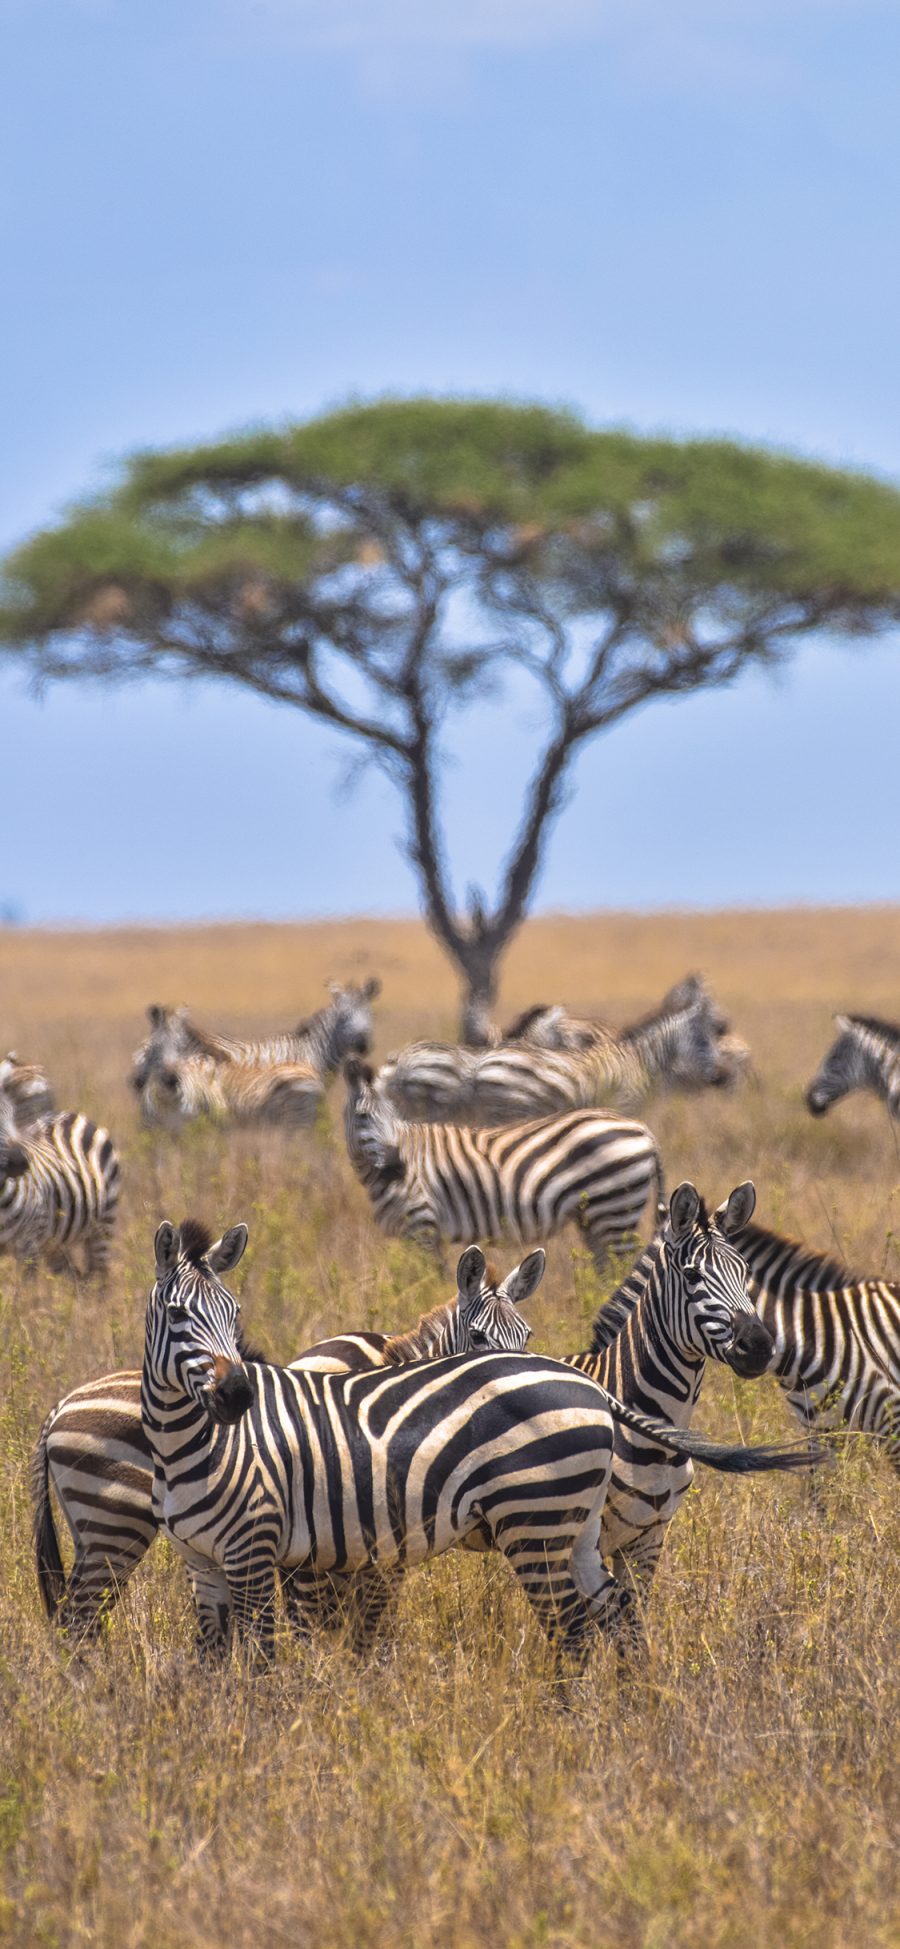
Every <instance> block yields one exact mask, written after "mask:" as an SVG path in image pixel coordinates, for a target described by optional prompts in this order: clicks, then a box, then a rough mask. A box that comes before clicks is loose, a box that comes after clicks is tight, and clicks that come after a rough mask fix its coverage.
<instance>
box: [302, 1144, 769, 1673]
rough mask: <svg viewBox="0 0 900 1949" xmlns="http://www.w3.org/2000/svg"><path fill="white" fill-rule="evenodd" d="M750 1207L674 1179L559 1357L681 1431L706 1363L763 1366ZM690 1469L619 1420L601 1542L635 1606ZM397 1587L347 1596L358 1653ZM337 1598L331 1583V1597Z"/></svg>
mask: <svg viewBox="0 0 900 1949" xmlns="http://www.w3.org/2000/svg"><path fill="white" fill-rule="evenodd" d="M755 1203H756V1192H755V1189H754V1186H753V1185H752V1183H750V1182H749V1181H748V1182H747V1183H745V1184H740V1185H737V1186H736V1188H735V1189H734V1190H733V1191H732V1192H731V1194H730V1196H729V1197H728V1198H727V1199H726V1200H725V1201H724V1203H722V1204H721V1205H720V1206H719V1208H718V1210H717V1211H716V1212H715V1213H713V1214H712V1215H711V1216H710V1215H709V1213H708V1212H707V1208H706V1205H705V1204H704V1202H703V1200H702V1199H701V1197H700V1195H699V1193H698V1192H697V1190H696V1188H695V1186H694V1185H693V1184H690V1183H685V1184H681V1185H679V1186H678V1189H677V1190H676V1191H674V1192H673V1194H672V1197H671V1200H670V1203H669V1206H668V1209H667V1211H666V1212H665V1216H664V1222H663V1223H662V1225H661V1226H660V1228H659V1229H658V1231H657V1233H656V1235H655V1237H654V1238H653V1240H652V1241H651V1243H650V1244H649V1245H648V1246H647V1247H646V1248H645V1250H644V1251H643V1252H642V1254H641V1255H640V1257H639V1259H638V1261H637V1263H636V1265H635V1266H634V1267H633V1269H632V1271H631V1273H630V1274H629V1276H628V1278H627V1279H626V1280H625V1282H624V1283H623V1285H622V1286H620V1287H619V1289H618V1291H617V1292H616V1293H615V1294H614V1295H613V1297H612V1298H611V1299H610V1300H608V1301H607V1303H606V1305H605V1306H604V1307H603V1308H601V1311H600V1313H599V1314H598V1316H597V1319H596V1321H595V1322H594V1330H593V1340H592V1345H591V1347H590V1348H589V1349H588V1350H587V1351H586V1352H583V1353H574V1354H567V1355H564V1356H563V1364H564V1365H565V1366H567V1367H573V1368H577V1369H578V1371H579V1372H581V1373H583V1374H586V1375H588V1376H589V1377H590V1378H591V1379H592V1380H594V1381H596V1382H597V1383H598V1384H599V1385H600V1386H602V1387H604V1388H605V1389H606V1390H607V1392H608V1393H609V1394H612V1395H614V1396H615V1397H616V1399H617V1400H619V1401H622V1402H623V1403H624V1404H625V1405H626V1406H627V1407H628V1408H632V1409H637V1410H639V1411H640V1412H641V1413H644V1414H648V1415H652V1416H654V1417H656V1418H657V1421H659V1420H662V1421H664V1422H666V1423H668V1424H669V1425H670V1426H673V1427H677V1428H686V1427H688V1426H689V1424H690V1421H691V1418H692V1415H693V1412H694V1409H695V1407H696V1405H697V1401H698V1399H699V1396H700V1389H701V1385H702V1382H703V1376H704V1371H705V1367H706V1361H707V1359H712V1360H716V1361H720V1362H723V1363H724V1364H725V1365H726V1366H728V1367H730V1368H731V1369H732V1370H733V1371H734V1372H735V1373H737V1374H739V1375H741V1376H742V1377H743V1378H747V1379H750V1378H757V1377H759V1376H760V1375H762V1374H764V1373H766V1372H768V1371H769V1367H770V1361H771V1357H772V1352H773V1339H772V1331H771V1330H770V1328H769V1326H768V1325H767V1324H765V1323H763V1322H762V1321H761V1320H760V1319H759V1317H758V1315H757V1313H756V1312H755V1311H754V1305H753V1299H752V1296H751V1293H750V1291H749V1290H748V1275H747V1270H746V1267H745V1265H744V1262H743V1258H742V1257H741V1256H740V1254H739V1252H738V1250H736V1248H735V1240H736V1239H738V1238H741V1237H743V1235H744V1232H743V1229H742V1228H743V1227H745V1226H746V1225H747V1223H748V1222H749V1219H750V1218H751V1216H752V1213H753V1210H754V1206H755ZM693 1473H694V1471H693V1465H692V1462H691V1460H690V1458H689V1457H686V1456H684V1455H680V1454H675V1455H673V1454H672V1453H671V1452H670V1451H667V1450H666V1449H665V1448H663V1447H662V1446H661V1444H660V1441H659V1439H658V1436H657V1435H656V1434H653V1435H652V1436H649V1437H648V1436H646V1435H642V1434H640V1433H635V1432H634V1430H633V1428H632V1427H630V1426H623V1425H622V1424H621V1423H617V1424H616V1430H615V1444H614V1454H613V1463H612V1475H611V1478H610V1483H609V1488H608V1492H607V1496H606V1500H605V1502H604V1505H603V1514H602V1520H601V1526H600V1536H599V1542H598V1548H599V1551H600V1555H601V1556H602V1557H603V1559H604V1561H605V1562H606V1563H607V1564H608V1565H609V1566H610V1568H611V1570H612V1572H613V1574H614V1575H615V1577H616V1579H617V1581H618V1582H620V1583H625V1584H626V1585H627V1586H628V1587H629V1588H630V1589H632V1590H633V1592H634V1593H635V1595H636V1597H638V1598H639V1599H640V1609H643V1606H644V1604H645V1602H646V1599H647V1596H648V1594H649V1589H650V1585H651V1582H652V1579H653V1575H654V1573H655V1570H656V1566H657V1562H658V1559H659V1556H660V1552H661V1550H662V1547H663V1544H664V1542H665V1537H666V1532H667V1529H668V1526H669V1524H670V1523H671V1521H672V1520H673V1517H674V1516H675V1515H676V1514H677V1511H678V1509H679V1507H680V1504H681V1502H682V1499H683V1498H684V1496H685V1495H686V1493H687V1491H688V1489H689V1488H690V1485H691V1482H692V1480H693ZM464 1546H465V1547H466V1548H468V1549H476V1550H483V1549H485V1548H489V1547H490V1541H489V1539H488V1538H487V1537H486V1536H485V1535H483V1534H481V1533H479V1532H476V1533H475V1534H474V1535H470V1536H468V1537H467V1538H466V1539H465V1544H464ZM353 1582H354V1583H355V1582H356V1580H353ZM396 1586H397V1579H396V1577H395V1578H393V1579H385V1578H384V1575H383V1573H382V1580H381V1583H380V1585H379V1583H375V1584H374V1585H373V1587H372V1588H371V1590H370V1589H368V1588H366V1586H365V1584H364V1585H363V1587H362V1590H361V1591H357V1590H356V1589H351V1590H350V1591H349V1592H348V1593H347V1598H348V1599H349V1602H348V1603H347V1605H346V1615H347V1620H348V1623H349V1626H350V1630H351V1637H352V1641H353V1642H354V1644H355V1646H356V1648H357V1649H363V1648H364V1647H365V1646H366V1644H367V1643H368V1642H369V1640H370V1638H371V1636H372V1635H373V1632H374V1629H375V1627H376V1625H378V1624H379V1623H381V1622H382V1620H383V1617H384V1613H385V1611H386V1609H387V1606H388V1604H389V1603H390V1601H391V1598H392V1597H393V1596H394V1595H395V1594H396ZM337 1595H339V1593H337ZM334 1596H335V1593H333V1591H330V1592H329V1597H330V1598H331V1599H332V1601H334ZM298 1622H302V1620H298ZM619 1648H620V1651H621V1653H622V1655H623V1656H626V1657H630V1658H639V1657H640V1656H641V1655H642V1653H643V1651H644V1649H645V1642H644V1637H643V1630H642V1627H641V1624H640V1619H639V1615H638V1613H637V1612H636V1613H634V1614H633V1616H632V1618H631V1621H630V1627H629V1629H628V1631H627V1632H624V1633H623V1634H622V1639H621V1642H620V1647H619Z"/></svg>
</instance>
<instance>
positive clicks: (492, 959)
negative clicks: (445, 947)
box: [458, 941, 501, 1049]
mask: <svg viewBox="0 0 900 1949" xmlns="http://www.w3.org/2000/svg"><path fill="white" fill-rule="evenodd" d="M500 954H501V945H500V943H499V942H498V943H497V944H496V945H494V944H490V945H489V944H488V943H487V942H483V941H477V942H476V941H473V942H471V943H468V944H467V946H466V949H465V950H464V952H463V953H462V954H460V955H459V957H458V958H459V960H460V962H461V963H462V967H463V972H464V974H465V978H466V987H465V988H464V990H463V998H462V1009H461V1014H460V1026H459V1039H460V1041H461V1042H464V1043H465V1044H466V1045H467V1046H468V1047H469V1048H470V1049H490V1048H491V1047H492V1046H493V1044H494V1043H495V1042H497V1041H498V1040H499V1035H500V1031H499V1028H498V1026H497V1023H496V1022H495V1021H494V1013H493V1012H494V1009H495V1007H496V1005H497V963H498V961H499V959H500Z"/></svg>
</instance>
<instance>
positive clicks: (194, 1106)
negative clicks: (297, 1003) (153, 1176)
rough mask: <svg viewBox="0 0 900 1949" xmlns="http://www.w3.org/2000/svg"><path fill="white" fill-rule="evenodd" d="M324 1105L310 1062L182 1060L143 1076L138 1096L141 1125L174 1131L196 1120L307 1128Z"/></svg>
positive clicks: (174, 1061)
mask: <svg viewBox="0 0 900 1949" xmlns="http://www.w3.org/2000/svg"><path fill="white" fill-rule="evenodd" d="M324 1100H325V1086H324V1084H323V1082H322V1079H321V1077H320V1076H319V1074H318V1072H317V1071H316V1070H315V1069H312V1068H311V1067H310V1065H309V1063H300V1062H282V1063H273V1064H272V1065H271V1067H269V1068H258V1067H255V1066H252V1065H251V1064H249V1063H231V1062H220V1061H217V1060H216V1059H215V1058H213V1057H212V1056H180V1057H175V1058H173V1059H171V1060H170V1061H169V1062H168V1063H165V1064H160V1066H159V1067H158V1068H156V1069H153V1070H152V1071H151V1072H150V1073H149V1074H148V1076H147V1080H146V1083H145V1084H144V1087H143V1091H142V1095H141V1112H142V1115H143V1119H144V1122H145V1123H156V1124H162V1125H167V1126H169V1127H171V1128H177V1127H178V1126H179V1125H180V1124H183V1123H192V1122H193V1121H194V1120H195V1118H197V1117H212V1118H213V1119H214V1120H218V1121H220V1122H222V1123H266V1124H276V1125H278V1126H280V1127H281V1128H282V1129H302V1128H308V1127H309V1126H310V1125H311V1124H314V1123H315V1120H316V1117H317V1115H318V1113H319V1109H320V1106H321V1104H322V1103H323V1102H324Z"/></svg>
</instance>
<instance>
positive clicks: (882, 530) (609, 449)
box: [0, 399, 900, 649]
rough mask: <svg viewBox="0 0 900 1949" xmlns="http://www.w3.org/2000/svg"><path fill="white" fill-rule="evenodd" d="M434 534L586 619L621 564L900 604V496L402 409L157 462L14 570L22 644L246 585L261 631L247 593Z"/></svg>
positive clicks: (834, 476)
mask: <svg viewBox="0 0 900 1949" xmlns="http://www.w3.org/2000/svg"><path fill="white" fill-rule="evenodd" d="M323 517H325V518H324V519H323ZM429 522H431V523H443V524H445V526H446V530H447V534H448V535H452V538H453V540H454V542H455V544H456V545H458V546H459V547H460V548H462V549H463V551H464V552H468V553H469V554H470V555H471V556H472V557H473V559H474V558H477V557H478V556H479V553H480V552H483V550H484V548H485V547H486V546H487V545H488V544H489V543H490V545H492V546H493V545H495V544H496V541H497V531H498V529H499V530H501V531H503V533H504V534H505V537H506V541H507V543H509V541H510V540H512V541H513V542H514V543H515V544H516V547H517V549H518V560H519V561H520V562H521V561H522V560H524V559H527V562H528V567H529V570H530V572H531V573H532V574H534V575H537V576H538V578H539V579H545V580H547V581H548V583H550V584H556V585H558V586H560V585H561V593H562V595H563V596H564V598H565V602H566V604H567V606H569V607H572V606H576V607H577V606H589V595H590V591H588V592H585V590H584V588H583V587H582V586H581V583H582V582H583V577H584V573H585V570H586V568H589V567H590V566H591V564H596V562H597V561H598V560H601V559H602V560H603V561H604V562H608V561H609V558H610V555H611V554H612V555H613V556H614V557H615V559H616V561H617V564H618V566H619V568H620V570H621V571H622V572H625V571H627V572H628V573H629V574H632V575H635V576H637V577H640V576H641V575H644V576H657V575H659V574H660V572H665V573H666V574H667V575H668V576H669V578H670V580H671V579H673V574H674V571H676V570H677V578H676V579H678V580H679V581H680V582H681V583H682V584H684V583H685V582H687V583H689V584H690V585H691V587H692V588H693V589H694V590H695V591H696V590H699V589H700V588H702V587H703V586H704V585H705V586H707V587H708V588H709V589H710V590H712V589H720V588H722V587H723V586H724V585H731V586H733V587H734V588H735V589H736V590H741V591H745V592H746V591H754V592H756V593H758V594H763V595H767V596H772V595H781V596H787V597H790V598H793V599H794V600H798V601H799V600H808V599H813V600H815V601H816V602H817V603H820V604H821V605H822V606H823V608H824V610H825V611H826V620H827V614H828V613H830V612H834V613H835V614H836V615H837V616H838V617H839V619H842V620H843V621H844V622H846V621H847V620H848V619H849V620H851V621H853V622H854V623H855V624H856V626H862V625H865V624H867V623H868V624H872V623H874V622H875V621H876V620H878V617H879V615H880V613H881V612H882V611H883V610H885V609H890V608H891V606H892V605H896V603H897V600H898V596H900V493H898V491H897V490H896V489H895V488H894V487H893V486H891V485H890V484H888V483H886V482H882V481H878V480H875V479H872V478H870V477H867V476H865V475H863V474H859V473H852V472H849V471H840V470H836V469H834V468H829V467H824V466H819V465H816V464H813V463H811V462H808V461H801V460H797V459H794V458H792V457H790V456H786V455H783V454H778V453H774V452H767V451H762V450H760V449H754V448H749V447H742V446H739V445H736V444H735V443H733V442H727V441H721V440H716V441H711V440H710V441H697V440H694V441H676V440H666V439H660V438H653V439H643V438H639V437H637V436H635V435H633V434H630V433H627V432H625V431H620V430H611V431H609V430H608V431H603V432H597V431H594V430H592V429H590V428H588V427H587V426H585V425H584V424H583V423H582V422H581V421H580V420H579V419H578V418H577V417H576V416H575V415H574V414H572V413H567V412H561V411H553V410H551V409H549V408H546V407H541V406H518V405H513V404H511V403H506V402H494V401H488V400H482V401H479V400H435V399H413V400H404V401H398V400H385V401H382V402H379V403H376V404H372V405H354V406H349V407H346V408H344V409H343V410H342V411H340V412H336V413H331V414H328V415H326V416H324V417H321V418H319V419H315V420H312V421H309V422H307V423H304V424H300V425H287V426H284V427H283V428H281V429H278V430H272V429H260V428H253V429H250V430H249V431H247V432H245V433H242V434H239V435H236V436H234V437H232V438H230V439H227V440H223V441H219V442H217V443H215V444H213V445H204V446H200V447H195V448H191V449H181V450H171V451H167V452H162V453H152V452H150V453H141V454H138V455H136V456H135V457H134V458H133V459H132V460H130V461H129V462H128V463H127V464H126V465H125V468H124V470H123V474H122V477H121V480H120V482H119V484H118V485H116V486H115V487H114V488H113V489H112V490H111V491H110V492H108V493H107V494H105V495H102V496H100V497H98V498H97V499H96V500H94V501H92V502H90V503H87V504H84V505H82V506H79V507H76V508H75V509H74V510H73V511H72V513H71V514H70V515H69V517H68V519H67V520H65V521H63V522H62V523H61V524H60V525H59V526H57V527H55V528H52V529H48V530H46V531H44V532H42V533H40V534H38V535H36V536H34V537H33V538H32V539H31V540H29V541H27V542H26V543H24V544H23V545H22V546H21V547H20V548H19V549H18V550H16V551H15V552H14V554H13V555H12V556H11V557H10V559H9V561H8V564H7V587H6V593H5V601H4V604H3V609H2V612H0V625H2V634H3V636H4V637H5V639H6V642H7V644H8V645H9V646H10V647H15V648H19V649H21V648H25V647H28V646H38V645H40V644H42V643H47V642H49V641H50V639H51V638H52V637H53V636H54V635H55V634H56V633H58V632H66V631H72V630H78V629H80V630H87V631H88V633H90V632H92V631H93V632H95V633H103V632H106V633H109V632H110V631H111V630H115V632H116V633H117V634H119V635H123V634H128V635H131V636H138V637H139V636H141V635H142V634H145V633H146V632H147V631H148V630H150V629H152V627H153V624H154V622H156V623H158V622H159V620H160V619H161V618H162V617H165V616H167V615H168V614H170V613H171V611H172V609H173V608H175V607H177V605H178V603H179V601H181V600H189V601H192V602H196V601H199V602H201V603H203V602H204V601H207V602H211V601H213V599H214V598H215V597H217V596H221V595H222V593H223V592H224V591H225V590H226V589H229V590H230V591H231V594H232V597H233V599H234V600H238V599H239V596H240V592H241V590H242V589H243V593H244V597H245V599H246V605H247V615H248V616H249V617H251V618H252V617H253V616H254V615H256V616H257V618H258V617H259V616H260V615H264V614H265V604H264V603H263V602H262V601H261V600H257V607H256V609H254V599H253V598H254V590H253V588H252V587H251V588H249V589H248V587H247V583H248V578H259V580H260V582H261V583H262V584H264V585H265V587H266V588H267V589H268V590H269V591H275V590H278V591H281V592H284V591H289V590H291V589H292V588H293V589H298V588H299V589H303V588H306V587H307V586H308V585H309V583H310V581H311V580H313V579H315V578H316V577H322V576H323V575H330V574H333V572H334V570H335V569H336V568H338V567H340V566H341V564H342V563H343V562H345V561H347V560H352V559H357V558H358V557H359V551H360V549H363V550H365V544H366V542H367V541H368V542H369V543H372V542H374V543H375V544H376V546H377V547H383V546H384V545H385V539H386V536H388V537H389V536H390V534H391V533H392V532H393V529H394V527H395V525H396V524H398V523H399V524H400V525H401V526H402V525H403V524H406V525H407V526H409V525H411V526H412V527H413V528H415V527H416V525H417V524H422V523H429ZM560 542H563V543H564V544H565V550H564V553H563V554H562V555H561V554H560V550H559V546H558V544H559V543H560ZM364 559H365V557H364ZM367 565H369V566H371V565H372V564H371V562H369V563H368V564H367ZM579 571H580V576H579ZM101 596H102V597H103V599H102V600H101ZM256 596H257V598H259V590H257V591H256ZM92 605H93V606H92Z"/></svg>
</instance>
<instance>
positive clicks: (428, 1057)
mask: <svg viewBox="0 0 900 1949" xmlns="http://www.w3.org/2000/svg"><path fill="white" fill-rule="evenodd" d="M513 1026H514V1027H518V1028H519V1029H520V1031H521V1032H520V1034H519V1037H518V1039H517V1040H514V1041H508V1042H505V1043H502V1044H501V1045H500V1047H499V1048H496V1049H486V1050H472V1049H457V1048H453V1047H449V1046H445V1045H442V1044H440V1043H412V1044H411V1045H410V1047H409V1048H408V1049H402V1050H401V1051H400V1052H399V1054H398V1055H396V1056H394V1057H393V1058H392V1059H391V1060H390V1061H388V1062H387V1063H385V1064H384V1066H383V1068H382V1070H381V1072H380V1078H379V1080H380V1082H381V1085H382V1088H383V1090H384V1092H385V1094H386V1095H387V1096H388V1097H389V1098H390V1101H391V1102H392V1104H393V1106H394V1108H395V1109H396V1110H397V1112H398V1113H399V1114H400V1115H401V1116H404V1117H405V1118H407V1119H409V1120H413V1121H417V1122H426V1121H433V1122H445V1123H448V1122H451V1121H456V1122H461V1123H467V1124H470V1125H477V1126H479V1127H482V1126H494V1125H497V1124H500V1123H508V1122H513V1121H519V1120H523V1119H524V1118H526V1117H539V1116H551V1115H554V1114H559V1113H560V1112H561V1111H564V1110H573V1109H587V1108H592V1107H597V1106H599V1105H600V1104H603V1103H607V1104H614V1105H615V1106H616V1107H618V1108H620V1109H625V1108H631V1107H633V1106H635V1105H637V1104H638V1103H640V1102H642V1101H643V1100H644V1098H645V1097H647V1096H649V1095H650V1094H651V1092H652V1091H653V1090H655V1089H662V1088H664V1089H681V1090H699V1089H707V1088H715V1087H723V1086H726V1085H729V1084H731V1083H733V1082H734V1080H735V1076H736V1073H737V1070H736V1061H735V1056H734V1052H733V1051H732V1052H731V1053H728V1052H725V1053H723V1050H722V1047H721V1038H720V1036H719V1035H718V1033H717V1031H716V1030H715V1029H714V1028H713V1027H712V1024H711V1019H710V1012H709V1008H708V1006H707V1003H706V1001H705V1000H704V999H702V998H701V997H699V996H698V997H697V998H695V999H694V1000H693V1001H691V1002H689V1003H688V1005H687V1006H685V1007H680V1008H674V1009H666V1010H664V1011H663V1012H661V1013H657V1014H656V1015H653V1016H648V1017H647V1018H646V1020H645V1021H643V1022H640V1023H636V1024H635V1025H634V1027H633V1028H630V1029H624V1030H623V1031H622V1032H621V1034H619V1035H616V1033H615V1032H614V1031H613V1030H612V1029H604V1028H603V1027H602V1025H601V1024H600V1023H579V1022H577V1021H576V1020H575V1019H574V1018H573V1017H566V1016H565V1015H564V1014H563V1013H561V1012H557V1011H555V1010H552V1009H544V1010H541V1011H539V1012H535V1013H534V1015H529V1016H526V1017H522V1018H521V1020H520V1023H519V1024H514V1025H513ZM551 1039H552V1040H551Z"/></svg>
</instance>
